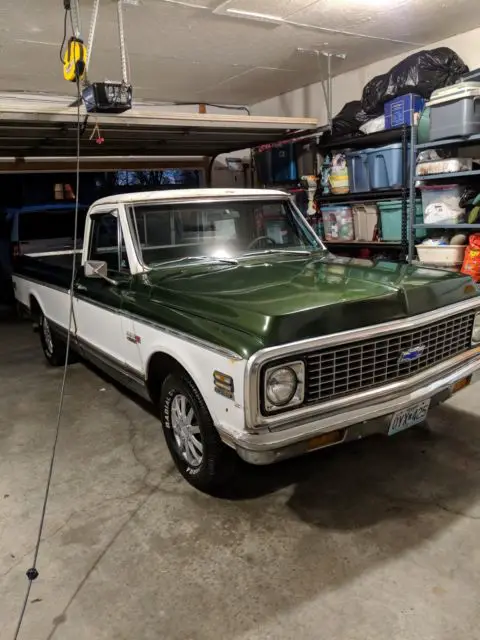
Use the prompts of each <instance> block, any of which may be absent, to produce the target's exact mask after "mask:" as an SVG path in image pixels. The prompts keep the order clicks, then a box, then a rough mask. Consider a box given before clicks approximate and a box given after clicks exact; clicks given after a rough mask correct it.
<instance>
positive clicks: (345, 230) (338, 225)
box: [321, 205, 355, 241]
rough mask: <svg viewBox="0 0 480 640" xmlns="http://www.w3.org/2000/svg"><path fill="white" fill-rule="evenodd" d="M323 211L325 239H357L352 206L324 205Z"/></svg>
mask: <svg viewBox="0 0 480 640" xmlns="http://www.w3.org/2000/svg"><path fill="white" fill-rule="evenodd" d="M321 211H322V219H323V229H324V234H325V240H330V241H332V240H333V241H335V240H345V241H350V240H354V239H355V231H354V227H353V216H352V210H351V208H350V207H344V206H340V205H338V206H333V205H332V206H329V207H322V208H321Z"/></svg>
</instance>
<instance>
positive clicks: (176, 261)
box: [150, 256, 238, 267]
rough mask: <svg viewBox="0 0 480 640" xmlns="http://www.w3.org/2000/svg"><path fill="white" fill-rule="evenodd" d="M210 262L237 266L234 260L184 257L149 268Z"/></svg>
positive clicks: (158, 263) (210, 257) (211, 257)
mask: <svg viewBox="0 0 480 640" xmlns="http://www.w3.org/2000/svg"><path fill="white" fill-rule="evenodd" d="M205 261H208V262H212V263H222V264H238V260H236V259H235V258H215V257H213V256H186V257H185V258H176V259H175V260H162V261H161V262H152V263H150V266H155V267H164V266H171V265H175V264H182V262H205Z"/></svg>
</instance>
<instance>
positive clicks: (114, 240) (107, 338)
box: [74, 209, 131, 368]
mask: <svg viewBox="0 0 480 640" xmlns="http://www.w3.org/2000/svg"><path fill="white" fill-rule="evenodd" d="M85 242H88V243H89V245H88V247H89V248H88V252H89V253H88V259H89V260H101V261H104V262H106V263H107V266H108V277H109V278H111V279H112V281H114V283H113V282H112V283H110V282H108V281H106V280H104V279H102V278H86V277H85V275H84V271H83V268H81V269H80V270H79V274H78V276H77V279H76V282H75V287H74V309H75V320H76V325H77V339H78V341H79V343H80V345H81V347H82V348H83V349H84V350H85V351H86V352H87V353H88V354H89V355H90V356H91V357H92V358H94V359H98V358H100V359H101V360H103V361H104V363H105V364H106V365H107V366H108V365H109V366H111V367H114V368H116V367H122V368H123V367H124V365H125V362H126V349H127V345H128V344H129V343H128V342H127V339H126V335H127V331H128V328H127V327H126V325H127V324H128V320H127V319H126V318H124V317H123V316H122V315H121V314H120V313H119V310H120V308H121V306H122V299H123V296H124V295H125V294H126V293H127V292H128V288H129V285H130V280H131V275H130V269H129V265H128V258H127V254H126V251H125V248H124V243H123V240H122V233H121V226H120V220H119V217H118V210H117V209H110V210H108V211H100V212H98V213H94V214H93V215H92V216H91V228H90V237H89V238H85Z"/></svg>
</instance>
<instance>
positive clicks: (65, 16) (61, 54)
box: [60, 9, 68, 64]
mask: <svg viewBox="0 0 480 640" xmlns="http://www.w3.org/2000/svg"><path fill="white" fill-rule="evenodd" d="M67 18H68V9H65V14H64V16H63V39H62V44H61V46H60V62H61V63H62V64H63V56H64V53H63V48H64V46H65V42H66V41H67Z"/></svg>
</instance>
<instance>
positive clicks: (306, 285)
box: [144, 254, 478, 355]
mask: <svg viewBox="0 0 480 640" xmlns="http://www.w3.org/2000/svg"><path fill="white" fill-rule="evenodd" d="M144 284H147V286H149V287H150V304H152V303H154V306H155V307H156V309H157V313H158V311H159V310H160V309H162V308H163V309H164V310H167V309H168V310H169V311H170V312H175V315H176V322H177V323H178V321H179V320H180V318H181V317H189V318H190V319H194V320H195V322H194V323H193V325H194V326H195V327H196V328H195V333H196V334H198V337H205V336H204V335H202V333H203V331H204V329H203V328H202V322H204V323H207V325H208V326H209V327H210V329H209V330H208V333H211V327H212V323H213V325H215V326H217V327H218V329H219V331H217V333H218V335H217V336H216V342H217V343H223V346H226V347H228V348H231V349H234V350H235V351H237V352H238V353H241V354H242V355H249V354H250V353H251V352H252V351H255V350H257V349H259V348H261V347H268V346H274V345H279V344H284V343H288V342H293V341H296V340H303V339H306V338H313V337H318V336H322V335H326V334H331V333H337V332H340V331H347V330H349V329H356V328H361V327H364V326H368V325H374V324H379V323H382V322H387V321H391V320H397V319H401V318H406V317H409V316H413V315H417V314H420V313H425V312H428V311H432V310H434V309H438V308H439V307H442V306H446V305H449V304H454V303H456V302H460V301H462V300H465V299H467V298H471V297H473V296H476V295H478V294H477V291H476V288H475V287H474V286H473V285H472V281H471V280H470V278H469V277H466V276H459V275H457V274H455V273H451V272H448V271H441V270H436V269H425V268H421V267H413V266H408V265H405V264H397V263H393V262H388V261H369V260H358V259H345V258H336V257H334V256H331V255H325V254H320V256H319V254H317V256H316V257H306V256H293V255H285V254H283V255H282V254H278V255H277V254H272V255H266V256H256V257H253V258H248V259H241V260H240V261H239V262H238V264H222V263H210V264H204V263H202V264H200V265H194V266H192V265H188V266H182V267H174V268H172V267H169V268H165V267H163V268H158V269H152V270H151V271H150V272H149V274H148V276H146V277H145V282H144ZM221 327H224V328H225V329H224V331H226V333H228V334H229V335H230V337H228V338H227V339H225V334H224V332H222V331H221V330H220V328H221ZM191 330H192V329H191V327H190V328H189V331H191ZM232 335H234V336H235V337H234V338H232ZM210 338H212V336H211V335H210ZM232 341H233V343H232Z"/></svg>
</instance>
